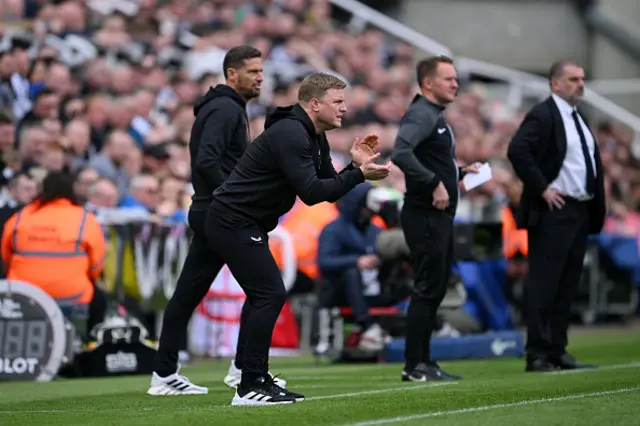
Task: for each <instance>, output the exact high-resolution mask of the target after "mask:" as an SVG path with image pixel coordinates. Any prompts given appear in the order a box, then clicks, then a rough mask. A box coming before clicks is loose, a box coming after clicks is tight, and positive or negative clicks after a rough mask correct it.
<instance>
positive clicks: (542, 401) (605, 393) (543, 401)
mask: <svg viewBox="0 0 640 426" xmlns="http://www.w3.org/2000/svg"><path fill="white" fill-rule="evenodd" d="M639 390H640V386H636V387H633V388H623V389H614V390H610V391H602V392H591V393H580V394H575V395H565V396H558V397H554V398H541V399H525V400H523V401H518V402H512V403H509V404H495V405H484V406H480V407H471V408H462V409H459V410H449V411H436V412H432V413H424V414H414V415H411V416H403V417H393V418H389V419H380V420H371V421H366V422H360V423H352V424H350V425H349V426H373V425H384V424H389V423H400V422H408V421H411V420H419V419H426V418H428V417H442V416H449V415H452V414H466V413H477V412H479V411H489V410H496V409H499V408H510V407H521V406H524V405H535V404H547V403H550V402H560V401H570V400H573V399H584V398H593V397H601V396H608V395H617V394H621V393H629V392H635V391H639Z"/></svg>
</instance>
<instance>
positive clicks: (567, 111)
mask: <svg viewBox="0 0 640 426" xmlns="http://www.w3.org/2000/svg"><path fill="white" fill-rule="evenodd" d="M551 96H552V98H553V100H554V101H555V103H556V105H557V107H558V110H560V116H561V117H562V124H563V125H564V133H565V135H566V137H567V153H566V155H565V157H564V161H563V162H562V168H561V169H560V174H558V177H557V178H556V179H555V180H554V181H553V182H552V183H551V188H554V189H556V190H558V191H559V192H560V193H562V194H564V195H568V196H570V197H574V198H578V199H586V198H588V197H589V196H593V194H587V189H586V176H587V166H586V164H585V161H584V155H583V153H582V144H581V142H580V135H579V134H578V130H577V128H576V124H575V121H574V120H573V116H572V114H573V112H574V111H575V108H574V107H572V106H571V105H569V103H567V101H565V100H564V99H562V98H561V97H559V96H556V95H555V94H553V95H551ZM578 121H579V122H580V125H581V127H582V133H583V134H584V137H585V139H586V141H587V148H588V149H589V159H590V160H591V165H592V166H593V173H594V176H596V174H597V170H596V161H595V141H594V140H593V135H592V134H591V131H590V130H589V127H587V125H586V124H585V122H584V121H583V120H582V117H580V115H579V114H578Z"/></svg>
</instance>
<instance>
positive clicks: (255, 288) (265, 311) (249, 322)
mask: <svg viewBox="0 0 640 426" xmlns="http://www.w3.org/2000/svg"><path fill="white" fill-rule="evenodd" d="M216 216H217V215H216V212H215V211H214V210H210V212H209V214H208V215H207V213H206V212H190V218H189V219H190V223H191V226H192V227H193V229H194V231H195V235H194V238H193V241H192V243H191V248H190V250H189V254H188V255H187V259H186V261H185V265H184V268H183V270H182V273H181V275H180V278H179V279H178V284H177V286H176V291H175V293H174V294H173V297H172V298H171V300H170V301H169V304H168V305H167V308H166V310H165V314H164V321H163V327H162V335H161V337H160V347H159V348H158V357H157V359H158V360H157V363H156V372H158V374H160V375H163V374H162V373H164V375H168V374H172V373H174V372H175V371H176V369H177V356H178V349H179V348H178V346H179V345H178V342H179V337H180V336H181V335H182V334H184V333H186V332H187V325H188V322H189V318H190V317H191V314H192V312H193V311H194V309H195V308H196V307H197V306H198V304H199V303H200V301H201V300H202V298H203V297H204V296H205V295H206V293H207V290H208V289H209V287H210V286H211V283H212V281H213V280H214V279H215V277H216V276H217V274H218V272H220V269H221V268H222V266H223V265H224V264H226V265H227V266H228V267H229V270H230V271H231V273H232V274H233V276H234V278H235V279H236V280H237V281H238V284H239V285H240V287H242V289H243V290H244V292H245V294H246V296H247V299H246V301H245V303H244V306H243V308H242V314H241V318H240V334H239V336H238V348H237V353H236V367H238V368H240V369H242V381H243V383H245V384H249V383H251V382H253V381H254V380H255V379H256V378H258V377H260V376H264V375H266V374H267V372H268V370H269V365H268V357H269V348H270V346H271V339H272V335H273V329H274V327H275V324H276V321H277V319H278V316H279V315H280V311H281V310H282V307H283V306H284V303H285V301H286V298H287V293H286V290H285V287H284V283H283V282H282V276H281V275H280V270H279V268H278V265H277V264H276V262H275V260H274V258H273V255H272V254H271V251H270V250H269V244H268V235H267V234H266V233H265V232H263V231H262V230H260V228H258V227H257V226H255V225H247V226H243V227H241V228H239V229H231V228H228V227H227V226H225V225H223V224H221V223H220V222H219V220H218V218H217V217H216ZM203 228H205V229H203ZM205 235H206V236H205ZM158 370H160V371H158Z"/></svg>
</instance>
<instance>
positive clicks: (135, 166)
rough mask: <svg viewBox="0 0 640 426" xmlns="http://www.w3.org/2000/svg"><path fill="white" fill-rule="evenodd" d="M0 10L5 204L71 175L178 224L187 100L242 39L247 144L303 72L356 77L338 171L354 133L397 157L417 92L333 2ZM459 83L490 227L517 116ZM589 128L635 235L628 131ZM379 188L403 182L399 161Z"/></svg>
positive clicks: (36, 4) (97, 196)
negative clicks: (259, 88)
mask: <svg viewBox="0 0 640 426" xmlns="http://www.w3.org/2000/svg"><path fill="white" fill-rule="evenodd" d="M0 15H1V16H2V20H3V24H2V27H0V32H1V33H2V37H3V38H2V40H3V41H2V44H1V45H0V109H2V112H1V113H0V151H1V157H0V171H2V173H0V185H3V187H4V189H3V195H2V197H3V198H4V199H17V200H19V201H20V202H24V201H27V200H28V197H25V196H23V195H21V194H22V193H21V192H20V191H22V188H27V189H26V191H28V190H29V188H31V187H30V186H29V184H30V182H31V181H32V180H35V181H37V180H39V179H41V178H42V176H43V174H44V173H45V172H46V171H47V170H67V171H69V172H70V173H73V174H74V175H75V176H76V178H75V182H76V192H77V195H78V196H79V197H80V199H81V200H83V201H85V202H88V203H90V204H91V205H95V206H102V207H116V206H120V207H138V208H142V209H145V210H146V211H148V212H150V213H152V214H154V215H155V217H157V218H159V219H161V220H165V221H168V222H172V221H184V218H185V211H186V210H187V209H188V204H189V202H190V185H189V179H190V170H189V157H188V149H187V141H188V139H189V132H190V128H191V125H192V123H193V120H194V116H193V104H194V102H195V100H196V99H197V97H198V96H199V95H200V94H202V93H204V92H205V91H206V90H207V89H208V88H209V87H210V86H214V85H216V84H217V83H221V82H223V78H222V69H221V68H222V67H221V64H222V58H223V56H224V53H225V51H226V49H228V48H230V47H232V46H235V45H239V44H245V43H246V44H252V45H254V46H255V47H257V48H258V49H260V50H261V51H262V53H263V55H264V59H265V82H264V84H263V93H262V95H261V97H260V98H259V100H258V101H257V102H256V101H254V102H252V103H250V105H249V108H248V109H249V118H250V132H251V135H252V136H254V137H255V136H256V135H258V134H259V133H260V132H261V131H262V126H263V123H264V118H265V114H267V113H268V112H269V110H270V109H271V108H273V107H274V106H279V105H286V104H292V103H295V102H296V94H297V86H298V83H299V82H300V81H301V79H302V78H303V77H304V76H306V75H307V74H308V73H309V72H311V71H313V70H323V71H330V72H334V73H337V74H338V75H340V76H342V77H344V78H345V79H346V80H347V81H348V82H349V83H350V87H349V90H348V98H347V102H348V108H349V111H348V115H347V117H346V118H345V120H344V127H343V128H342V129H338V130H335V131H332V132H331V133H330V134H329V135H328V137H329V141H330V144H331V146H332V148H333V151H334V160H335V161H336V164H337V165H338V166H339V165H340V164H341V163H344V162H343V160H344V158H346V155H348V150H349V147H350V145H351V143H352V141H353V140H354V138H355V137H356V136H363V135H365V134H368V133H377V134H378V135H379V136H380V140H381V145H382V148H383V150H384V151H385V152H388V151H389V150H390V149H391V148H392V145H393V141H394V137H395V134H396V131H397V128H398V122H399V119H400V117H401V116H402V115H403V113H404V112H405V110H406V108H407V105H408V104H409V102H410V101H411V99H412V98H413V96H414V95H415V94H416V93H417V86H416V84H415V76H414V67H413V64H414V60H415V58H416V53H417V52H415V51H414V48H413V47H412V46H410V45H409V44H407V43H404V42H400V41H396V40H394V39H392V38H389V37H387V36H386V35H385V33H384V32H382V31H379V30H376V29H369V28H365V29H364V30H362V31H355V30H354V28H352V27H350V26H349V25H347V24H344V23H342V24H340V23H337V22H336V21H335V20H333V19H331V18H332V16H331V15H332V8H331V6H330V4H329V3H328V1H327V0H273V1H272V0H253V1H244V0H210V1H196V0H190V1H185V0H138V1H132V0H92V1H81V0H55V1H53V0H52V1H46V0H6V1H4V2H2V3H0ZM463 83H465V84H463V86H462V89H461V93H460V96H459V97H458V99H457V101H456V102H455V103H454V104H453V105H451V106H450V107H449V108H448V109H447V112H446V115H447V118H448V120H449V122H450V123H451V126H452V128H453V130H454V133H455V136H456V153H457V156H458V159H459V160H460V162H461V163H466V162H471V161H478V160H480V161H492V163H493V165H494V166H495V168H494V180H493V181H492V182H490V183H488V184H486V185H484V187H483V188H481V189H480V190H476V191H474V192H473V193H472V194H468V195H465V199H466V200H468V201H467V202H466V203H463V204H462V207H461V210H460V215H461V216H465V215H466V216H468V217H471V218H474V219H482V218H484V217H485V216H486V206H487V205H491V204H497V205H499V204H501V203H502V204H504V202H505V200H506V196H505V188H507V187H508V186H509V185H511V184H513V179H514V177H513V174H512V172H511V171H510V168H509V164H508V161H506V160H504V158H505V154H506V148H507V145H508V142H509V139H510V137H511V135H512V134H513V132H514V131H515V129H516V128H517V125H518V123H519V121H520V120H521V118H522V117H523V114H524V113H523V112H522V111H514V110H512V109H510V108H508V107H507V106H506V104H505V103H504V102H503V101H501V100H500V99H499V98H492V97H490V96H489V95H488V94H487V91H486V89H485V87H483V86H482V85H480V84H469V83H468V82H463ZM592 124H596V127H594V128H597V135H596V136H597V138H598V140H599V142H600V146H601V149H602V153H603V154H602V156H603V162H604V165H605V170H606V172H607V178H608V179H607V189H608V191H609V195H610V197H609V199H610V211H611V217H610V220H609V221H608V224H607V226H608V229H610V230H616V231H618V232H624V233H631V234H634V233H635V234H636V235H640V216H639V214H638V210H639V209H640V172H639V171H640V168H638V164H637V160H636V159H634V158H633V156H632V155H631V154H630V149H629V147H630V144H631V139H632V135H631V133H628V132H627V131H626V129H623V128H617V127H614V126H613V125H611V124H606V123H604V124H597V123H592ZM10 182H11V184H10V185H9V183H10ZM384 184H385V185H388V186H390V187H393V188H396V189H398V190H400V191H403V189H404V182H403V177H402V174H401V173H400V171H399V170H398V169H397V168H394V170H393V173H392V175H391V176H390V177H389V178H388V179H387V180H386V181H385V182H384ZM18 192H20V194H17V193H18ZM31 192H33V191H31ZM31 192H29V193H31ZM477 206H481V207H480V209H479V210H478V208H477Z"/></svg>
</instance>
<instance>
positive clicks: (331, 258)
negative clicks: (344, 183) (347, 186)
mask: <svg viewBox="0 0 640 426" xmlns="http://www.w3.org/2000/svg"><path fill="white" fill-rule="evenodd" d="M372 188H373V186H372V185H370V184H368V183H364V184H361V185H359V186H357V187H356V188H354V189H352V190H351V191H350V192H349V193H347V194H346V195H345V196H344V197H342V199H341V200H340V201H339V205H338V206H339V207H338V208H339V210H340V217H339V218H338V219H336V220H334V221H333V222H331V223H329V224H328V225H327V226H326V227H325V228H324V229H323V230H322V233H321V234H320V239H319V243H318V267H319V269H320V275H321V285H322V286H321V289H320V297H319V299H320V300H319V303H320V307H321V308H331V307H334V306H340V305H342V303H343V301H346V302H347V304H348V305H350V306H351V308H352V310H353V317H354V320H355V322H356V324H358V325H359V326H360V327H362V329H363V330H364V332H363V333H362V337H361V340H360V348H361V349H364V350H372V351H376V350H380V349H382V348H383V346H384V338H385V336H384V332H383V330H382V328H381V327H380V326H379V325H378V324H377V323H375V322H374V321H373V319H372V318H371V316H370V315H369V303H368V301H367V297H375V296H379V295H380V282H379V281H378V266H379V265H380V258H379V257H378V256H377V255H376V254H375V242H376V237H377V236H378V234H379V233H380V231H381V229H380V228H379V227H377V226H375V225H374V224H372V223H371V220H372V218H373V212H372V211H371V210H370V209H369V208H368V207H367V206H366V201H367V194H368V193H369V191H370V190H371V189H372ZM318 351H319V352H322V351H321V350H320V349H318Z"/></svg>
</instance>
